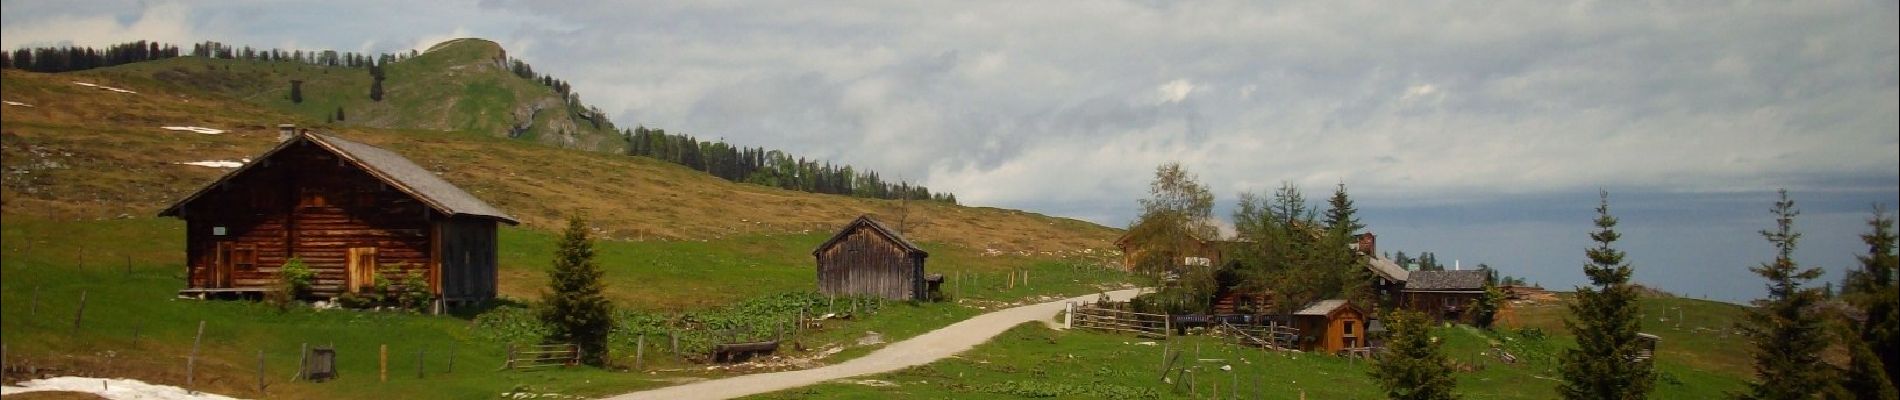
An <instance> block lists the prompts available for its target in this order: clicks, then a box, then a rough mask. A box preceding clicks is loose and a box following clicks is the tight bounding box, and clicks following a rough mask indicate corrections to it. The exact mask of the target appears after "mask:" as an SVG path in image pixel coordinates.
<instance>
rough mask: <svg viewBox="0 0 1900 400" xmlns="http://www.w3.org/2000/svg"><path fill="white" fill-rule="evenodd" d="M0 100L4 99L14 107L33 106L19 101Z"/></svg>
mask: <svg viewBox="0 0 1900 400" xmlns="http://www.w3.org/2000/svg"><path fill="white" fill-rule="evenodd" d="M0 101H4V102H6V103H7V105H9V106H14V107H32V106H33V105H32V104H26V103H21V102H17V101H13V100H0Z"/></svg>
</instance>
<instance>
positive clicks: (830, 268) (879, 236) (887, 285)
mask: <svg viewBox="0 0 1900 400" xmlns="http://www.w3.org/2000/svg"><path fill="white" fill-rule="evenodd" d="M811 254H812V256H813V257H815V258H817V259H818V290H819V291H820V292H824V293H825V294H834V295H870V296H877V297H882V298H886V299H892V300H925V299H928V298H929V291H928V287H927V286H926V285H925V276H924V258H925V257H929V256H930V253H926V252H924V250H923V249H920V248H918V247H917V245H915V244H911V243H910V241H909V240H904V237H903V235H899V234H898V233H897V232H896V231H893V230H891V229H890V228H888V227H885V226H884V224H880V223H878V222H877V221H876V220H873V219H871V216H869V215H865V216H860V217H858V219H855V220H852V221H851V223H850V224H847V225H845V226H844V229H841V230H839V231H838V234H836V235H832V236H831V240H826V241H825V243H824V244H820V245H818V248H817V249H816V250H812V252H811Z"/></svg>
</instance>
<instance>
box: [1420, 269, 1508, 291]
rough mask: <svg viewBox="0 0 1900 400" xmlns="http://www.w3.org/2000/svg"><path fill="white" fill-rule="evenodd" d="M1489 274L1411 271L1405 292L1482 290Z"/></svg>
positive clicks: (1478, 270)
mask: <svg viewBox="0 0 1900 400" xmlns="http://www.w3.org/2000/svg"><path fill="white" fill-rule="evenodd" d="M1489 276H1490V273H1489V272H1486V271H1484V270H1481V269H1472V270H1463V271H1412V272H1411V274H1410V276H1408V277H1407V278H1409V279H1407V280H1406V281H1405V290H1407V291H1416V290H1437V291H1477V290H1484V280H1485V278H1487V277H1489Z"/></svg>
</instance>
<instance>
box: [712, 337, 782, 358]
mask: <svg viewBox="0 0 1900 400" xmlns="http://www.w3.org/2000/svg"><path fill="white" fill-rule="evenodd" d="M778 342H779V341H777V340H772V341H765V342H744V343H720V344H716V345H713V350H712V359H713V362H715V363H721V364H724V363H736V362H745V361H746V360H750V359H752V357H754V356H757V355H760V354H772V353H774V352H777V351H778Z"/></svg>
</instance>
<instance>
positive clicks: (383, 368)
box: [376, 343, 389, 382]
mask: <svg viewBox="0 0 1900 400" xmlns="http://www.w3.org/2000/svg"><path fill="white" fill-rule="evenodd" d="M376 377H377V379H378V380H380V381H382V382H389V344H387V343H385V344H381V345H377V347H376Z"/></svg>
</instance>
